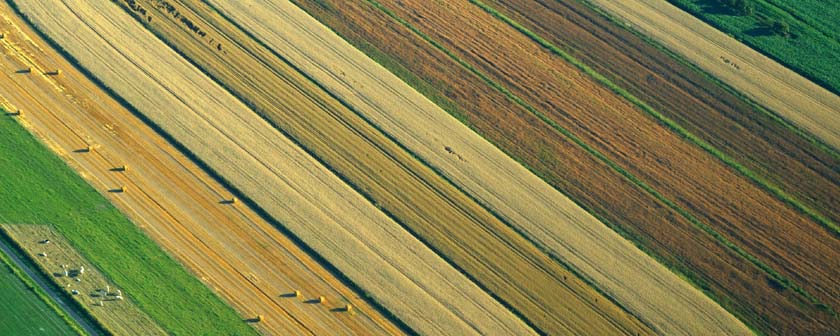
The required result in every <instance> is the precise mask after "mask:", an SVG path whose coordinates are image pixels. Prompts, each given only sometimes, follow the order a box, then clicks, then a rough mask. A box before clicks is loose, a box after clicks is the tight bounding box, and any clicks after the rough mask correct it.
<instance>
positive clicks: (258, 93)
mask: <svg viewBox="0 0 840 336" xmlns="http://www.w3.org/2000/svg"><path fill="white" fill-rule="evenodd" d="M170 4H171V5H173V7H174V8H175V9H174V10H171V11H163V10H162V9H155V8H152V9H151V10H146V9H145V8H149V7H145V6H153V5H154V2H151V1H147V0H141V1H137V2H135V3H133V5H131V7H127V6H123V7H124V9H128V10H130V12H133V13H135V15H136V14H140V15H136V18H138V19H140V21H141V23H144V25H146V26H147V27H148V28H149V29H150V30H151V31H152V32H154V33H155V34H157V35H158V36H159V37H160V38H161V39H162V40H163V41H165V42H167V43H168V44H169V45H170V46H172V48H173V49H174V50H176V51H178V52H179V53H182V55H183V56H184V57H185V58H186V59H188V60H190V61H191V62H194V64H195V65H196V67H197V68H199V69H201V70H202V71H204V72H205V73H206V74H207V75H208V76H209V77H211V78H214V79H215V80H217V81H218V82H219V83H220V84H221V85H222V86H224V87H225V88H226V89H227V90H229V91H230V92H231V93H233V94H234V95H236V96H237V97H239V98H240V99H241V100H242V101H244V102H246V104H250V106H252V108H253V109H254V110H255V111H257V112H258V113H259V114H260V115H261V116H263V117H264V118H266V120H267V121H268V122H269V123H271V124H272V125H273V126H274V127H275V128H277V129H279V130H280V131H281V132H283V133H284V134H288V136H289V137H290V139H293V140H295V141H299V145H300V146H301V148H303V149H304V150H306V151H307V152H309V153H311V155H312V156H313V157H315V158H316V159H317V160H319V162H323V164H324V166H325V167H327V168H328V169H330V170H331V171H334V172H335V173H336V174H337V175H338V176H340V177H342V180H344V181H345V182H346V183H348V184H349V185H350V186H352V187H353V188H354V190H356V191H358V192H359V193H360V194H362V195H363V196H365V197H366V198H367V199H368V200H370V201H371V203H373V204H376V205H377V206H378V207H379V208H380V209H381V210H383V212H385V213H387V214H389V216H390V217H392V218H394V219H395V221H397V222H398V223H399V224H401V225H403V227H405V228H406V229H407V230H408V231H409V232H411V233H412V234H414V235H415V236H416V237H418V238H419V239H420V240H421V241H422V242H424V243H425V244H427V245H428V246H429V247H430V248H432V249H433V250H434V251H435V252H436V253H438V254H439V255H441V256H442V257H443V258H444V259H445V260H447V261H449V262H450V263H452V264H453V266H455V267H456V268H458V269H459V270H460V271H462V272H463V273H465V274H466V275H467V276H468V277H469V278H470V279H471V280H473V281H474V282H476V283H477V284H479V286H480V287H482V289H484V290H485V291H487V292H488V293H491V295H493V296H494V297H495V298H497V299H498V300H499V301H500V302H502V303H503V304H505V306H506V307H507V308H508V309H510V310H511V311H513V312H514V313H515V314H517V316H520V317H521V318H522V319H523V320H525V321H526V323H529V325H530V326H532V327H533V328H534V329H535V330H539V331H541V332H545V333H546V334H579V333H584V332H587V331H591V332H592V333H594V334H613V333H616V332H622V333H626V334H637V333H643V334H646V333H650V332H651V331H650V330H646V328H645V327H644V325H643V324H642V323H641V322H640V321H638V320H637V319H635V318H634V317H633V316H632V315H630V314H628V313H627V312H626V311H625V310H621V309H620V308H619V307H618V306H617V305H616V304H615V302H614V300H609V298H605V297H603V293H597V292H596V290H595V289H594V288H593V287H592V286H591V285H590V284H588V283H586V282H585V281H583V280H581V279H580V278H579V277H577V276H576V275H575V274H569V271H567V270H566V269H565V268H564V267H565V266H566V265H562V263H561V262H559V261H558V260H557V259H556V258H550V257H549V256H548V255H546V254H545V253H544V252H543V251H541V250H539V249H538V248H537V247H536V246H534V245H533V244H532V243H531V242H530V241H527V240H526V239H525V238H523V237H522V236H521V235H520V234H519V233H517V232H516V231H515V230H513V229H512V228H510V227H509V226H508V225H507V224H506V223H503V222H502V221H501V220H498V219H497V218H496V217H495V216H493V215H492V214H490V213H489V212H488V211H486V210H485V209H483V208H481V207H480V206H479V205H478V204H477V203H475V202H474V201H473V200H472V199H470V198H469V197H468V196H467V195H466V194H463V193H462V192H461V191H460V190H458V189H457V188H456V187H455V186H453V185H451V184H450V183H449V182H448V181H445V180H444V179H443V178H442V177H441V176H439V174H437V173H436V172H434V171H433V170H432V169H430V168H429V167H427V166H425V165H424V164H423V163H421V160H418V159H416V158H415V157H413V156H411V155H410V153H409V152H408V151H406V150H405V149H403V148H401V147H399V146H398V144H396V143H394V142H393V141H392V140H390V139H388V138H386V137H385V136H384V135H382V133H381V132H380V131H378V130H376V129H375V127H373V126H372V125H370V123H368V122H367V121H366V120H365V119H364V118H363V117H362V116H360V115H358V113H357V112H355V111H354V110H352V109H351V108H349V107H347V105H346V104H343V103H341V102H340V101H339V100H331V99H327V98H329V97H331V96H330V95H328V94H327V92H326V91H323V89H321V88H320V87H318V86H316V84H315V83H313V82H312V81H311V80H310V79H308V78H306V77H305V76H304V75H303V74H301V73H300V72H299V71H298V70H297V69H294V68H291V65H289V64H288V62H287V61H286V60H285V58H284V57H283V56H282V55H279V54H277V53H275V52H272V51H271V50H270V49H269V48H267V47H265V46H264V45H262V44H260V43H259V42H258V41H257V40H255V39H254V38H253V37H252V36H251V35H248V34H247V32H244V31H242V29H241V28H239V26H236V24H235V23H233V22H231V21H229V20H228V19H227V18H224V16H222V15H218V12H216V11H214V10H212V8H205V7H203V6H197V5H195V4H191V3H189V2H170ZM156 12H161V15H160V16H158V15H156V14H154V13H156ZM146 15H152V16H153V20H151V21H149V20H148V19H147V16H146ZM172 17H175V18H176V19H174V20H173V19H172ZM178 18H180V19H178ZM185 20H188V22H191V23H192V24H190V25H189V27H193V28H195V30H193V28H190V30H189V31H188V30H184V29H182V26H184V25H185V24H183V22H184V21H185ZM196 30H197V31H200V32H202V33H203V34H197V33H193V32H194V31H196ZM205 34H206V35H205ZM202 35H204V36H202ZM196 37H199V38H198V39H197V38H196ZM201 38H203V39H204V41H201V40H200V39H201ZM208 41H209V42H210V43H208ZM202 42H203V43H202ZM217 43H218V44H217ZM219 45H222V46H223V47H222V48H219ZM220 49H221V50H220ZM289 82H290V83H289ZM287 83H288V84H287ZM261 88H271V90H262V89H261ZM284 91H295V92H297V91H302V92H306V94H304V96H305V97H304V98H305V99H301V97H300V94H294V93H285V94H284V93H283V92H284ZM309 99H312V100H314V101H313V102H312V103H315V104H317V106H313V104H312V103H309ZM336 121H339V122H338V123H337V122H336ZM325 130H327V131H326V132H325ZM348 133H352V134H351V135H349V136H348ZM353 134H361V135H363V136H362V137H358V136H353ZM371 144H373V147H374V148H373V149H371V148H370V147H371ZM383 152H384V153H385V154H386V155H383V154H382V153H383ZM359 158H362V159H359ZM395 164H396V165H398V167H396V169H395V167H394V165H395ZM360 171H361V173H359V172H360ZM465 217H467V218H465ZM441 224H445V225H441ZM599 299H600V300H599Z"/></svg>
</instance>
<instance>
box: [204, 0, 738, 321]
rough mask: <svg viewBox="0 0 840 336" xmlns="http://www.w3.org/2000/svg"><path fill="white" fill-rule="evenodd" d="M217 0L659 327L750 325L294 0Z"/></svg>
mask: <svg viewBox="0 0 840 336" xmlns="http://www.w3.org/2000/svg"><path fill="white" fill-rule="evenodd" d="M207 2H208V3H210V4H212V5H213V6H214V7H216V8H217V9H219V11H220V12H221V13H222V14H223V15H225V16H227V17H229V18H231V19H232V20H234V21H236V22H238V23H239V24H240V25H241V26H243V27H245V28H246V29H250V32H251V33H252V34H253V35H254V36H255V37H256V38H258V39H261V40H262V42H263V43H265V44H266V45H268V46H269V47H271V48H273V49H275V51H276V52H277V53H278V54H282V55H284V57H286V58H287V59H288V60H289V61H290V62H292V63H294V64H295V66H296V67H297V68H299V69H301V71H303V72H305V73H307V75H309V76H310V77H311V78H313V79H314V80H315V81H317V82H318V83H319V84H320V85H321V86H323V87H325V88H327V89H328V90H330V91H331V92H332V93H333V94H334V95H336V96H338V97H340V98H341V99H342V100H343V101H346V102H348V104H350V105H352V106H353V107H354V109H356V110H357V111H359V113H361V114H363V115H364V116H365V117H366V118H367V119H368V120H370V121H371V122H372V123H374V124H375V125H376V126H377V127H379V128H380V129H382V130H383V131H384V132H386V133H388V134H389V135H390V136H391V137H392V138H394V139H396V140H397V141H399V142H400V143H401V144H402V145H403V146H405V148H407V149H408V150H410V151H412V152H413V153H414V154H415V155H417V156H418V157H420V158H421V159H422V160H424V161H425V162H428V163H429V164H430V165H432V166H433V167H434V168H435V169H436V170H438V171H439V172H441V173H442V174H443V175H445V177H446V178H448V179H450V180H451V181H453V183H455V184H456V185H458V186H459V187H460V188H462V189H463V190H465V191H466V192H468V193H470V194H471V195H472V196H474V197H475V198H476V199H478V200H479V201H481V202H482V203H484V204H485V205H486V206H487V207H488V208H490V209H492V210H493V211H495V212H496V213H498V214H500V215H501V216H502V217H504V218H505V219H506V220H507V221H508V222H509V223H512V225H514V226H516V227H517V229H518V230H520V231H521V232H524V233H525V235H527V236H528V238H529V239H530V240H531V241H533V242H535V243H536V244H537V245H539V246H540V247H543V248H545V249H546V250H548V251H550V253H551V254H553V255H554V256H556V257H557V258H560V259H561V260H563V261H564V262H568V263H569V264H571V265H572V266H573V267H576V268H577V269H579V270H581V272H582V273H583V275H584V276H586V277H588V278H590V279H592V280H593V281H594V283H596V284H597V285H598V286H600V287H601V288H602V289H603V290H604V291H605V292H607V293H608V294H609V295H610V296H612V297H614V298H616V299H617V300H619V301H620V302H621V303H622V304H625V306H626V307H628V309H629V310H631V311H632V312H633V313H635V314H637V316H639V317H640V318H641V319H643V320H645V321H648V322H650V324H651V325H653V326H654V327H656V328H657V329H658V331H660V332H662V333H666V334H750V331H749V330H748V329H747V328H746V327H745V326H744V325H743V324H742V323H741V322H740V321H738V320H737V319H736V318H734V317H733V316H732V315H730V314H729V313H727V312H726V311H725V310H723V309H722V308H720V306H718V305H717V304H716V303H714V302H713V301H711V300H710V299H708V298H707V297H705V296H704V295H703V294H702V293H700V292H699V291H698V290H696V289H694V288H692V287H691V286H690V285H688V284H687V283H685V282H684V281H682V280H681V279H679V278H678V277H677V276H675V275H674V274H672V273H670V272H669V271H668V270H667V269H665V268H664V267H663V266H661V265H660V264H658V263H656V261H654V260H653V259H651V258H650V257H649V256H647V255H645V254H644V253H643V252H641V251H640V250H638V248H636V247H635V246H633V245H632V244H630V243H629V242H628V241H626V240H624V239H623V238H621V237H620V236H619V235H618V234H616V233H615V232H613V231H612V230H610V229H609V228H608V227H607V226H605V225H604V224H603V223H600V222H598V221H597V219H595V218H594V217H592V216H591V215H589V214H588V213H586V211H584V210H583V209H581V208H580V207H578V206H577V205H575V204H574V203H573V202H572V201H571V200H569V199H568V198H567V197H565V196H564V195H562V194H561V193H559V192H558V191H556V190H554V189H553V188H551V187H550V186H549V185H548V184H546V183H545V182H543V181H542V180H540V179H539V178H538V177H537V176H535V175H533V174H532V173H530V172H528V171H527V170H526V169H525V168H523V167H522V166H520V165H519V164H517V163H516V162H515V161H514V160H512V159H510V158H509V157H507V156H505V155H504V153H502V152H501V151H500V150H498V149H497V148H495V147H493V146H492V144H490V143H489V142H487V141H486V140H484V139H482V138H480V137H479V136H478V135H477V134H475V133H473V132H472V131H471V130H470V129H469V128H467V127H466V126H464V125H463V124H461V123H460V122H458V121H457V120H456V119H454V118H453V117H451V116H450V115H449V114H447V113H446V112H445V111H443V110H441V109H440V108H439V107H437V106H436V105H434V104H433V103H432V102H431V101H429V100H427V99H426V98H425V97H423V96H422V95H420V94H419V93H417V92H416V91H415V90H413V89H412V88H410V87H409V86H408V85H407V84H405V83H403V82H401V81H400V80H399V79H398V78H397V77H396V76H394V75H393V74H391V73H389V72H388V71H387V70H385V69H384V68H382V67H381V66H379V65H378V64H376V63H375V62H374V61H372V60H370V59H369V58H367V57H366V56H365V55H364V54H362V53H361V52H359V51H358V50H356V49H354V48H353V47H352V46H351V45H349V44H348V43H347V42H345V41H343V40H341V39H340V38H339V37H338V36H337V35H335V34H334V33H333V32H331V31H330V30H329V29H327V28H326V27H324V26H323V25H321V24H320V23H318V22H317V21H315V20H314V19H313V18H311V17H309V16H308V15H307V14H306V13H304V12H303V11H302V10H300V9H299V8H297V7H295V6H294V5H292V4H291V3H289V2H288V1H285V0H271V1H233V0H207ZM447 149H449V150H447ZM450 151H454V152H455V153H458V155H459V156H455V155H452V154H450Z"/></svg>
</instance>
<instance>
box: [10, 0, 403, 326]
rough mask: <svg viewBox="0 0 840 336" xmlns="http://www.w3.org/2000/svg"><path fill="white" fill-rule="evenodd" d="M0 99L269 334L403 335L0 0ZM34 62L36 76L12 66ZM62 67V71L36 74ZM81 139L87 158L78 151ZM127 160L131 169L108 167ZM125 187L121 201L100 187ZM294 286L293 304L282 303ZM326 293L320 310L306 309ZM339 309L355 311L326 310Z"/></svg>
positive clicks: (311, 306)
mask: <svg viewBox="0 0 840 336" xmlns="http://www.w3.org/2000/svg"><path fill="white" fill-rule="evenodd" d="M0 11H1V12H2V14H3V19H2V21H0V27H2V30H3V31H4V32H6V38H5V39H4V40H2V42H0V46H2V49H0V50H2V59H3V61H2V62H0V65H2V66H0V70H2V71H0V78H2V82H3V83H4V84H3V85H0V96H2V99H0V100H2V104H3V106H4V107H7V108H11V110H15V109H16V108H20V109H22V110H23V111H24V115H23V117H22V119H21V121H22V122H23V123H24V124H25V125H26V126H27V127H28V128H29V130H30V131H32V132H34V133H36V134H37V135H39V137H41V138H42V140H43V141H45V142H46V143H47V144H48V145H49V146H50V147H51V149H52V150H53V151H55V152H57V153H58V154H59V155H61V156H62V157H63V158H64V159H65V160H66V161H67V162H68V163H69V164H70V165H71V166H72V167H73V168H74V169H76V170H77V171H79V173H80V174H81V175H83V176H84V177H85V178H86V179H87V180H88V181H89V182H90V183H91V184H92V185H93V186H94V187H95V188H96V189H98V190H100V191H102V193H103V194H105V196H106V197H107V198H108V199H110V200H111V201H112V202H114V204H116V205H117V206H118V207H119V208H120V209H121V210H122V211H123V212H124V213H126V214H127V215H128V216H129V217H130V218H131V219H132V220H133V221H134V222H135V223H137V224H138V225H139V226H140V227H141V228H142V229H143V230H144V231H145V232H146V233H147V234H149V236H150V237H151V238H152V239H154V240H155V241H157V242H158V243H159V244H160V245H161V246H162V247H163V248H164V249H165V250H166V251H167V252H168V253H170V255H172V256H173V257H175V258H176V259H178V260H179V261H180V262H181V263H183V264H184V265H185V266H186V267H187V268H188V269H189V270H190V271H192V272H193V273H194V274H196V276H198V277H199V278H200V279H201V280H202V281H203V282H204V283H205V284H206V285H207V286H208V287H211V288H213V290H214V291H215V292H216V293H217V294H218V295H220V296H221V297H222V298H224V299H225V300H226V301H227V302H228V303H229V304H231V305H232V306H233V307H234V308H235V309H237V310H238V311H239V312H240V314H242V316H243V318H253V317H254V316H255V315H256V314H262V315H263V316H264V317H265V321H263V322H261V323H258V324H255V327H256V328H257V329H258V330H260V331H262V332H264V333H267V334H307V333H314V334H323V333H325V332H327V331H329V332H330V333H337V334H359V335H365V334H370V333H376V334H402V331H401V330H399V327H398V326H396V325H395V324H394V323H393V322H391V321H390V320H389V319H388V318H386V317H385V316H383V315H382V314H381V313H380V312H379V311H378V310H377V309H376V308H374V307H372V306H371V305H370V304H369V303H368V302H366V300H365V299H363V298H361V294H360V293H359V292H358V291H354V290H352V289H350V288H348V286H346V285H345V284H343V283H342V282H341V281H339V280H338V279H337V278H336V277H335V276H334V275H333V274H331V272H330V271H329V270H327V269H325V268H324V266H322V265H320V264H319V263H318V261H316V260H315V259H313V257H312V256H310V255H308V254H307V253H308V252H307V251H306V250H304V249H303V248H301V246H299V245H298V244H297V243H296V242H294V241H292V240H291V239H290V238H289V237H287V236H285V235H284V234H283V233H281V232H280V231H279V230H277V229H276V228H275V227H273V226H272V224H270V223H269V222H266V221H265V220H264V219H262V218H261V217H260V216H258V215H257V214H256V213H255V212H254V211H253V210H252V209H250V208H249V207H248V206H247V205H245V204H242V203H238V204H236V205H226V204H220V203H219V202H220V201H221V200H223V199H227V198H229V197H230V195H231V192H230V191H229V190H228V189H227V188H225V187H223V186H222V185H220V184H219V183H218V182H217V181H216V180H215V179H213V178H212V177H210V176H208V175H207V174H206V173H205V172H203V171H202V169H201V168H199V167H198V166H196V165H195V164H194V163H193V162H192V161H191V160H190V159H188V158H186V157H184V156H183V155H182V154H181V153H180V152H179V151H178V150H177V149H176V148H174V147H173V146H172V145H170V144H169V143H167V142H166V141H165V140H164V139H163V138H162V137H161V136H160V135H159V134H157V133H156V132H155V131H154V130H153V129H151V128H149V127H148V126H146V125H145V124H144V123H143V122H142V121H140V120H139V119H138V118H137V117H135V116H134V115H132V113H131V112H129V111H128V110H126V109H125V108H124V107H122V106H121V105H120V104H119V103H117V102H116V101H114V99H113V98H111V97H109V96H108V95H107V94H105V93H104V92H102V90H100V89H99V88H98V87H96V85H95V84H93V83H92V82H90V81H89V80H88V79H87V78H86V77H85V76H84V75H82V74H81V73H79V72H78V71H77V70H76V69H74V68H73V66H72V65H70V64H69V63H67V62H66V61H65V60H64V59H63V57H61V56H60V55H58V54H57V53H55V51H53V50H52V49H50V48H49V47H48V45H47V43H46V42H44V41H43V40H40V39H39V38H38V37H37V36H36V35H34V32H32V31H31V30H30V29H29V27H28V26H26V25H25V24H22V22H21V21H20V20H19V18H18V17H17V16H16V15H14V14H11V13H12V10H11V9H10V8H9V7H8V6H7V4H6V3H5V2H0ZM26 66H33V67H34V69H35V71H36V74H32V75H29V74H21V73H16V71H18V70H20V69H23V68H24V67H26ZM54 69H61V70H62V74H61V75H60V76H47V75H43V74H42V72H43V71H52V70H54ZM87 144H92V145H94V147H95V150H94V152H92V153H75V152H74V151H75V150H78V149H81V148H83V147H84V146H85V145H87ZM123 164H127V165H128V166H129V171H127V172H115V171H111V169H112V168H115V167H118V166H122V165H123ZM121 185H125V186H127V187H128V191H127V192H126V193H123V194H117V193H109V192H107V191H108V190H111V189H114V188H116V187H118V186H121ZM294 290H299V291H300V293H301V297H299V298H292V297H281V295H285V294H289V293H291V292H292V291H294ZM317 296H324V297H325V298H326V300H327V304H325V305H323V306H322V305H315V304H308V303H305V301H306V300H311V299H312V298H314V297H317ZM345 303H350V304H352V305H353V306H354V309H353V312H352V313H349V314H348V313H346V312H342V311H333V310H334V309H337V308H343V307H344V304H345Z"/></svg>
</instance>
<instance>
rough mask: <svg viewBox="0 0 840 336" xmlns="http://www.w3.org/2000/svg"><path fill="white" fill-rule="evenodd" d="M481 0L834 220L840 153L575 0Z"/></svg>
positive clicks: (838, 211) (837, 217)
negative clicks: (776, 119) (824, 147)
mask: <svg viewBox="0 0 840 336" xmlns="http://www.w3.org/2000/svg"><path fill="white" fill-rule="evenodd" d="M487 3H488V4H492V5H493V6H494V7H495V8H497V9H500V10H501V11H502V12H503V13H505V14H506V15H508V16H509V17H511V18H513V19H514V20H516V21H517V22H519V23H521V24H523V25H525V27H527V28H528V29H530V30H531V31H533V32H535V33H537V34H539V35H540V36H542V37H544V38H547V39H549V41H550V42H552V43H553V44H555V45H557V46H558V47H560V48H561V49H563V50H566V51H568V52H570V53H571V54H572V56H574V57H575V58H577V59H579V60H581V61H583V62H584V63H586V64H589V65H590V66H592V67H593V68H594V69H595V70H596V71H598V72H599V73H601V74H604V75H605V76H607V77H609V78H610V80H612V81H613V82H614V83H616V84H618V85H619V86H621V87H623V88H625V89H628V90H629V91H630V92H631V93H632V94H633V95H635V96H636V97H638V98H640V99H642V100H643V101H645V102H647V103H648V104H650V105H651V106H652V107H653V108H654V109H656V110H657V111H659V112H662V113H664V114H665V115H666V116H668V117H669V118H671V119H673V120H676V121H677V122H678V123H679V124H680V125H682V126H683V127H686V128H687V129H688V130H689V131H691V132H692V133H694V134H696V135H699V136H700V137H701V138H702V139H703V140H705V141H707V142H709V143H711V144H712V145H714V146H715V147H717V148H718V149H721V150H722V151H724V152H725V153H726V154H727V155H729V156H731V157H734V158H737V159H738V160H739V161H740V162H741V163H743V164H745V165H747V166H748V167H749V168H750V169H751V170H753V171H754V172H756V173H759V174H760V175H762V176H764V177H766V178H767V180H769V181H772V182H773V183H774V184H776V185H777V186H779V187H781V188H782V189H783V190H785V191H787V192H788V193H790V194H792V195H794V196H795V197H797V198H798V199H799V200H801V201H802V202H804V203H805V204H807V205H808V206H809V207H811V208H813V209H816V210H817V211H819V212H820V213H822V214H823V215H825V216H827V217H828V218H829V219H831V220H832V221H834V222H840V170H838V167H840V160H838V158H837V157H836V156H833V155H831V154H828V153H826V152H825V151H823V150H821V149H820V148H818V147H816V146H815V145H814V144H813V143H811V142H809V141H807V140H805V139H804V138H803V137H801V136H798V135H797V134H796V133H795V132H794V131H792V130H791V129H790V128H787V127H784V126H783V125H782V124H781V123H778V122H774V121H773V120H772V119H771V118H770V117H769V116H767V115H766V114H765V113H762V112H761V111H757V110H756V109H755V108H753V107H752V106H750V105H749V104H747V103H745V102H744V101H743V100H741V99H739V98H738V97H736V96H735V95H733V94H731V93H729V92H727V91H726V90H724V89H723V88H721V87H720V86H718V85H716V84H715V83H713V82H711V81H710V80H709V79H707V78H705V77H704V76H702V75H700V74H699V73H697V72H696V71H693V70H692V69H689V68H688V67H686V66H684V65H682V64H680V63H679V62H678V61H676V60H675V59H673V58H672V57H669V56H668V55H667V54H665V53H663V52H661V51H659V50H657V49H656V48H654V47H653V46H651V45H650V44H647V43H645V42H644V41H642V40H641V38H639V37H637V36H635V35H633V34H632V33H630V32H629V31H627V30H625V29H622V28H619V27H618V26H617V25H615V24H612V23H611V22H609V21H608V20H607V19H605V18H604V17H602V16H599V15H597V14H595V13H594V12H592V11H591V10H590V9H588V8H586V7H585V6H583V5H582V4H580V3H579V2H576V1H562V2H561V1H554V0H537V1H531V0H512V1H498V0H491V1H487ZM837 113H840V110H838V111H837Z"/></svg>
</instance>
